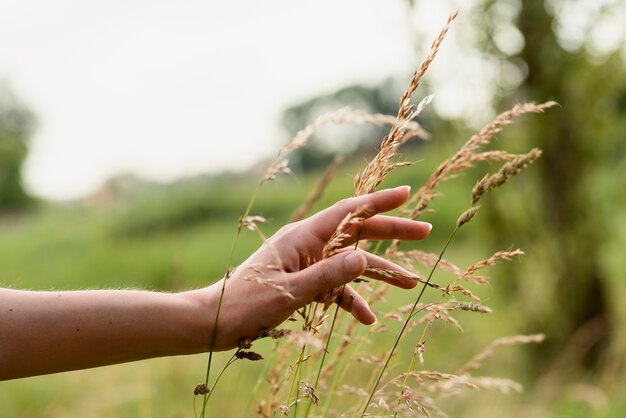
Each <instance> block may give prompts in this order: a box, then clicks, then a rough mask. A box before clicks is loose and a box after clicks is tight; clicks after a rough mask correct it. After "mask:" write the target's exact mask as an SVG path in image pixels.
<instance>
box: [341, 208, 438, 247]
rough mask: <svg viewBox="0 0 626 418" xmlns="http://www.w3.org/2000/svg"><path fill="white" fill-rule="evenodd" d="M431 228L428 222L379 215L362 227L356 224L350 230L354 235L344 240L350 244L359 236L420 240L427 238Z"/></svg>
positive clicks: (361, 237) (363, 237)
mask: <svg viewBox="0 0 626 418" xmlns="http://www.w3.org/2000/svg"><path fill="white" fill-rule="evenodd" d="M359 229H360V233H359ZM431 229H432V225H431V224H429V223H428V222H418V221H413V220H411V219H404V218H397V217H394V216H384V215H377V216H374V217H372V218H370V219H367V220H366V221H365V222H364V223H363V226H362V227H361V225H355V226H354V228H353V230H351V231H349V232H350V233H351V235H352V236H351V237H350V238H349V239H346V240H345V241H344V242H345V244H346V245H350V244H352V243H354V242H355V241H356V238H357V236H358V237H359V239H379V240H384V239H399V240H419V239H424V238H426V237H427V236H428V234H429V233H430V230H431Z"/></svg>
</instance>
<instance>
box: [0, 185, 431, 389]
mask: <svg viewBox="0 0 626 418" xmlns="http://www.w3.org/2000/svg"><path fill="white" fill-rule="evenodd" d="M408 195H409V188H408V187H406V186H403V187H399V188H395V189H388V190H383V191H379V192H376V193H372V194H369V195H365V196H360V197H356V198H351V199H346V200H342V201H340V202H338V203H336V204H335V205H333V206H331V207H329V208H328V209H325V210H323V211H321V212H319V213H317V214H315V215H313V216H311V217H310V218H308V219H305V220H302V221H299V222H296V223H293V224H289V225H286V226H285V227H283V228H281V229H280V230H279V231H278V232H277V233H276V234H274V235H273V236H272V237H271V238H269V239H268V240H267V241H266V242H265V243H264V244H263V245H262V246H261V247H260V248H259V249H258V250H257V251H256V252H255V253H254V254H253V255H251V256H250V257H249V258H248V259H247V260H246V261H245V262H244V263H243V264H242V265H241V266H239V267H238V268H237V269H236V270H235V271H234V272H233V273H232V275H231V276H230V278H229V279H228V281H227V282H226V283H227V284H226V290H225V296H224V298H223V301H222V307H221V311H220V317H219V323H218V328H217V330H218V332H217V337H216V341H215V342H214V343H215V344H214V345H215V350H228V349H232V348H234V347H236V346H237V344H238V342H239V341H240V340H241V339H242V338H250V337H255V336H256V335H258V333H259V331H261V330H264V329H270V328H274V327H276V326H278V325H280V324H281V323H282V322H283V321H285V320H286V319H287V318H288V317H289V316H290V315H291V314H292V313H293V312H294V311H295V310H296V309H298V308H300V307H302V306H305V305H306V304H307V303H309V302H311V301H313V300H314V299H315V298H316V296H318V295H320V294H322V293H323V292H326V291H328V290H330V289H333V288H336V287H339V286H342V285H344V284H348V283H350V282H351V281H352V280H354V279H355V278H357V277H359V276H361V275H363V272H364V270H365V268H366V266H370V267H378V268H381V267H382V268H387V269H392V270H397V271H402V272H405V273H408V272H407V271H406V270H404V269H403V268H402V267H400V266H398V265H396V264H394V263H391V262H389V261H387V260H384V259H382V258H380V257H378V256H375V255H373V254H370V253H368V252H365V251H362V250H354V249H353V247H354V245H352V246H350V245H351V244H354V242H355V241H356V239H357V236H359V237H360V239H385V240H386V239H400V240H418V239H423V238H425V237H426V236H427V235H428V233H429V232H430V229H431V226H430V224H428V223H425V222H417V221H411V220H407V219H401V218H397V217H390V216H384V215H379V213H382V212H387V211H389V210H392V209H394V208H397V207H398V206H400V205H401V204H402V203H404V202H405V201H406V199H407V198H408ZM363 207H365V208H366V209H367V210H366V218H367V219H366V220H365V221H364V222H363V224H362V225H354V226H352V227H351V229H349V230H348V232H349V234H350V238H349V239H347V240H346V241H345V242H344V243H345V245H346V247H345V248H344V249H342V250H340V251H339V252H338V253H337V254H335V255H334V256H332V257H330V258H327V259H323V260H321V261H317V262H312V261H311V260H317V259H319V258H320V254H321V253H322V249H323V247H324V245H325V244H326V242H327V241H328V240H329V238H330V237H331V235H332V233H333V232H334V231H335V230H336V228H337V226H338V225H339V223H340V222H341V220H342V219H343V218H344V217H345V216H346V215H347V214H348V213H349V212H352V211H354V210H356V209H357V208H363ZM359 229H360V235H359ZM278 262H280V264H281V267H282V269H283V271H280V270H276V269H271V268H263V266H269V265H276V264H277V263H278ZM259 267H260V268H261V271H262V277H263V278H264V279H266V280H268V279H269V280H272V281H273V282H274V283H275V284H277V285H280V286H282V287H283V288H284V289H285V291H286V292H287V293H288V294H286V293H285V292H279V291H277V290H275V289H273V288H272V287H270V286H267V285H262V284H259V283H255V282H252V281H250V280H246V279H247V278H249V277H250V276H251V275H255V274H256V275H257V276H258V273H255V270H258V269H259ZM252 268H254V269H255V270H253V269H252ZM368 276H369V277H370V278H372V279H377V280H385V281H388V282H389V283H391V284H393V285H396V286H399V287H401V288H405V289H410V288H413V287H414V286H415V285H416V282H415V281H413V280H398V279H394V280H392V279H387V278H382V277H376V275H368ZM222 284H223V281H222V280H220V281H218V282H217V283H214V284H213V285H211V286H208V287H206V288H203V289H197V290H192V291H187V292H181V293H160V292H149V291H135V290H91V291H90V290H88V291H70V292H40V291H23V290H12V289H0V380H5V379H14V378H20V377H26V376H34V375H41V374H48V373H56V372H61V371H68V370H77V369H85V368H90V367H97V366H104V365H108V364H116V363H123V362H129V361H136V360H142V359H147V358H153V357H161V356H170V355H181V354H193V353H200V352H206V351H208V350H209V347H210V346H211V339H212V336H213V329H214V326H215V323H214V321H215V313H216V310H217V305H218V301H219V298H220V293H221V290H222ZM340 303H341V307H342V308H343V309H345V310H347V311H349V312H350V313H351V314H352V315H353V316H354V317H355V318H356V319H357V320H358V321H360V322H361V323H363V324H366V325H370V324H373V323H375V322H376V317H375V315H374V313H373V312H372V310H371V309H370V307H369V306H368V305H367V302H366V301H365V300H364V299H363V298H362V297H361V296H360V295H359V294H358V293H357V292H356V291H355V290H354V289H353V288H352V287H350V286H349V285H347V286H346V288H345V291H344V294H343V298H342V301H341V302H340Z"/></svg>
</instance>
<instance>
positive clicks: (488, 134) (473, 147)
mask: <svg viewBox="0 0 626 418" xmlns="http://www.w3.org/2000/svg"><path fill="white" fill-rule="evenodd" d="M555 105H556V102H552V101H550V102H546V103H542V104H539V105H537V104H535V103H532V102H529V103H522V104H518V105H515V106H514V107H513V108H512V109H510V110H507V111H506V112H503V113H501V114H499V115H498V116H497V117H496V118H495V119H494V120H493V121H492V122H490V123H489V124H487V125H486V126H485V127H483V128H482V129H481V130H480V131H479V132H478V133H476V134H474V135H473V136H472V137H471V138H470V139H469V140H468V141H467V142H466V143H465V144H464V145H463V146H462V147H461V148H460V149H459V150H458V151H457V152H456V153H455V154H454V155H453V156H452V157H451V158H450V159H448V160H446V161H444V162H443V163H441V164H440V165H439V167H438V168H437V169H436V170H435V172H434V173H433V174H432V175H431V176H430V178H429V179H428V181H427V182H426V184H425V185H424V186H422V187H421V188H420V189H419V190H418V191H417V192H416V193H415V194H414V195H413V196H411V198H410V199H409V202H408V204H407V206H406V208H405V209H404V210H402V211H401V212H400V213H401V214H403V215H407V217H408V218H410V219H417V218H418V217H419V216H420V215H421V214H422V213H423V212H424V210H425V209H426V208H427V207H428V205H429V203H430V202H431V201H432V200H433V199H434V198H435V197H436V196H437V192H436V190H435V189H436V188H437V186H438V185H439V183H441V182H442V181H445V180H447V179H449V178H451V177H452V176H453V175H454V174H456V173H458V172H460V171H462V170H464V169H467V168H470V167H471V166H472V164H471V163H472V162H473V161H478V160H479V159H481V160H482V159H483V158H484V157H486V156H489V155H492V156H496V157H497V158H496V159H500V158H501V156H502V154H484V153H478V150H479V149H480V148H481V147H483V146H485V145H487V144H489V143H490V142H491V139H492V138H493V137H494V136H495V135H496V134H497V133H498V132H500V131H501V130H502V129H503V128H504V127H505V126H506V125H509V124H511V123H512V121H513V119H514V118H516V117H518V116H520V115H523V114H525V113H542V112H544V111H545V110H546V109H548V108H550V107H552V106H555ZM479 155H480V157H477V156H479ZM410 207H413V209H412V210H411V211H410V212H409V209H408V208H410Z"/></svg>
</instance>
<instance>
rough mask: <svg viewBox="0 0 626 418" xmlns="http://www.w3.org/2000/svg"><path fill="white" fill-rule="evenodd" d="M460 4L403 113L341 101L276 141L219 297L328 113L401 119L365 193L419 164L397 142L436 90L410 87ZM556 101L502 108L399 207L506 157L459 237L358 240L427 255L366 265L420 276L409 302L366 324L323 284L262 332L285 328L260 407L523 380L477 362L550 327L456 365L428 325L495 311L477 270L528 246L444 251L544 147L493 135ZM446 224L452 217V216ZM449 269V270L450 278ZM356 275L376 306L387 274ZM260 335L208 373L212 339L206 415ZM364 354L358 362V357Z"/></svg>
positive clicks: (432, 396) (395, 412) (377, 411)
mask: <svg viewBox="0 0 626 418" xmlns="http://www.w3.org/2000/svg"><path fill="white" fill-rule="evenodd" d="M456 16H457V15H456V13H455V14H453V15H452V16H450V17H449V19H448V21H447V22H446V24H445V26H444V28H443V29H442V30H441V32H440V33H439V35H438V36H437V37H436V39H435V40H434V42H433V44H432V46H431V49H430V52H429V53H428V55H427V57H426V58H425V60H424V61H423V63H422V64H421V66H420V67H419V69H418V70H417V71H416V72H415V73H414V75H413V77H412V78H411V80H410V83H409V86H408V88H407V89H406V91H405V93H404V94H403V95H402V97H401V99H400V103H399V111H398V114H397V115H396V116H395V117H390V116H386V115H368V114H366V113H364V112H362V111H353V110H350V109H341V110H339V111H338V112H336V113H333V114H328V115H324V116H322V117H320V118H319V119H317V120H316V121H314V122H313V123H312V124H311V125H309V126H307V127H306V128H304V129H303V130H301V131H300V132H298V134H297V135H296V136H295V137H294V139H293V140H292V141H290V142H289V143H288V144H287V145H286V146H285V147H284V148H283V149H282V150H281V151H280V152H279V153H278V155H277V157H276V158H275V159H274V161H273V162H272V163H271V164H270V166H269V168H268V169H267V171H266V173H265V175H264V176H263V177H262V178H261V180H260V181H259V183H258V185H257V187H256V189H255V192H254V194H253V196H252V198H251V200H250V202H249V204H248V206H247V208H246V210H245V211H244V213H243V216H242V217H241V220H240V222H239V224H238V225H237V230H236V238H235V240H234V243H233V246H232V250H231V256H230V257H229V260H228V262H227V266H226V273H225V276H224V277H225V279H226V280H224V281H223V287H222V293H221V297H220V302H219V303H220V305H221V302H222V300H223V298H227V297H228V277H229V274H230V271H232V270H231V269H232V267H233V266H232V265H231V264H232V261H233V257H232V254H233V253H234V250H235V247H236V245H237V241H238V239H239V236H240V234H241V233H242V230H243V229H245V228H247V229H251V230H253V231H256V232H257V233H258V234H259V237H260V238H261V240H263V239H264V238H265V237H264V235H263V233H262V232H261V229H260V226H259V223H262V222H263V221H264V219H263V218H261V217H258V216H253V215H252V213H253V208H254V201H255V198H256V196H257V194H258V193H259V191H260V189H261V187H262V185H263V184H264V183H265V182H268V181H272V180H274V179H275V178H276V177H277V176H278V175H280V174H285V173H289V168H288V162H287V156H288V154H289V153H290V152H291V151H292V150H294V149H296V148H299V147H301V146H304V145H305V143H306V141H307V139H308V138H309V137H310V136H311V134H312V133H313V132H314V131H315V130H316V129H319V128H320V127H322V126H325V125H328V124H334V123H348V122H352V123H375V124H381V123H389V124H391V130H390V132H389V134H388V135H387V136H386V137H385V138H383V140H382V142H381V144H380V148H379V151H378V153H377V154H376V156H375V157H374V158H373V159H372V160H371V161H370V162H369V163H368V164H367V165H366V167H365V168H364V169H363V171H362V172H361V173H359V174H357V175H356V177H355V180H354V188H355V192H354V195H355V196H359V195H364V194H368V193H372V192H374V191H375V190H376V189H377V188H378V187H379V186H380V185H381V183H382V182H383V181H384V180H385V178H386V177H387V176H388V174H389V173H391V172H392V171H393V170H395V169H396V168H399V167H405V166H409V165H411V164H410V163H407V162H404V161H402V160H401V157H400V155H399V153H398V151H399V149H400V147H401V146H402V145H403V144H404V143H406V142H407V141H408V140H409V139H411V138H413V137H422V138H426V137H427V136H428V134H427V133H426V132H425V131H424V130H423V129H422V128H421V127H420V126H419V124H417V123H416V122H415V118H416V117H417V116H418V115H419V114H420V112H421V111H422V110H423V109H424V108H425V107H426V106H427V105H428V104H429V102H430V100H431V96H426V97H425V98H424V99H422V100H421V101H420V102H418V104H417V105H415V104H413V102H412V96H413V94H414V93H415V92H416V90H417V89H418V87H419V85H420V81H421V79H422V77H423V75H424V74H425V73H426V71H427V70H428V68H429V66H430V64H431V63H432V61H433V60H434V59H435V57H436V55H437V53H438V51H439V49H440V47H441V46H442V43H443V41H444V39H445V36H446V34H447V32H448V30H449V28H450V25H451V23H452V22H453V20H454V19H455V18H456ZM554 105H555V103H554V102H547V103H543V104H539V105H537V104H534V103H522V104H518V105H516V106H514V107H513V108H512V109H510V110H507V111H505V112H503V113H501V114H500V115H498V116H497V117H496V119H495V120H494V121H492V122H490V123H488V124H487V125H486V126H485V127H484V128H483V129H481V130H480V131H479V132H477V133H476V134H474V135H473V136H471V137H470V139H469V140H468V141H467V142H465V143H464V144H463V145H462V146H461V147H460V148H459V150H458V151H457V152H456V153H454V154H453V155H452V156H451V157H450V158H448V159H446V160H445V161H444V162H443V163H441V164H440V165H439V166H438V167H437V169H436V170H435V171H434V172H433V173H432V174H431V176H430V177H429V178H427V179H426V180H425V182H424V184H423V186H421V187H419V188H418V189H417V190H416V191H415V193H414V194H412V195H411V197H410V198H409V200H408V202H407V203H406V204H405V205H404V206H403V207H402V208H401V209H400V210H398V211H397V213H396V215H397V216H403V217H406V218H409V219H418V218H419V217H420V216H421V215H422V214H424V213H425V212H426V211H429V210H432V209H431V208H430V204H431V202H432V201H433V200H434V199H436V198H438V197H439V191H438V189H439V186H440V184H441V183H443V182H444V181H447V180H450V179H452V178H454V177H456V176H457V175H458V174H459V173H461V172H463V171H465V170H467V169H469V168H471V167H473V166H475V165H476V163H480V162H485V161H489V162H492V163H494V162H495V163H502V165H501V168H500V169H499V170H498V171H497V172H495V173H494V174H486V175H485V176H484V177H483V178H482V179H481V180H479V181H478V182H477V183H476V185H475V187H474V188H473V190H471V191H469V192H468V202H469V208H468V209H467V210H466V211H465V212H463V213H461V214H460V215H459V217H458V219H457V221H456V223H455V224H454V225H451V226H450V234H449V237H448V239H447V241H446V243H445V245H444V246H443V247H442V248H441V250H440V251H439V252H438V253H436V254H433V253H427V252H424V251H420V250H415V249H407V250H403V249H401V246H400V243H399V242H398V241H397V240H394V241H392V242H390V243H381V242H365V241H363V240H360V241H358V242H357V245H358V246H360V247H364V248H368V249H369V251H371V252H375V253H381V254H383V255H384V256H385V257H386V258H388V259H390V260H392V261H395V262H397V263H399V264H400V265H402V266H403V267H405V268H406V269H407V270H409V271H415V270H416V269H417V268H419V267H420V266H426V267H427V268H428V275H427V278H426V279H421V278H420V277H419V276H418V275H417V274H411V275H406V274H402V273H398V272H396V271H391V270H385V269H372V268H370V267H368V270H369V272H370V273H376V275H377V276H379V277H380V276H382V277H385V276H386V277H390V278H402V279H407V278H410V279H413V280H417V281H418V282H419V283H420V286H419V287H418V291H417V294H416V295H415V297H414V299H413V300H412V301H411V303H409V304H407V305H403V306H392V307H385V308H384V309H386V313H385V315H384V317H383V321H382V322H381V323H379V324H376V325H374V326H372V327H370V328H368V329H364V328H363V327H360V326H358V325H357V324H356V321H355V320H354V319H352V318H350V317H349V316H347V315H342V314H341V312H340V310H339V309H338V308H337V307H336V308H335V309H332V307H333V306H337V305H338V304H337V302H338V301H339V300H340V299H341V297H342V295H343V291H344V289H343V288H338V289H333V290H332V291H330V292H328V293H327V294H324V295H320V297H318V298H317V299H316V301H315V302H312V303H310V304H308V305H307V306H305V307H303V308H301V309H299V310H297V311H296V312H295V313H294V315H293V317H292V318H290V319H291V321H290V322H289V324H288V325H287V326H286V328H284V329H280V330H267V331H265V332H264V333H263V334H262V335H260V336H259V338H262V337H271V338H274V339H275V340H276V343H275V346H274V350H273V353H271V354H270V355H269V356H268V357H269V359H268V360H266V361H267V362H268V363H267V372H266V374H265V377H263V378H262V380H260V381H259V382H258V384H257V385H256V387H257V389H256V390H255V393H253V396H254V398H256V399H259V403H258V405H257V407H256V413H257V414H258V415H259V416H261V417H273V416H276V415H285V416H293V417H309V416H323V417H327V416H394V417H396V416H414V415H418V416H432V415H439V416H446V414H445V412H444V411H443V410H442V408H441V406H440V402H439V400H441V399H443V398H447V397H450V396H454V395H458V394H459V393H461V392H462V391H463V390H464V389H469V388H471V389H481V388H484V389H499V390H501V391H503V392H508V391H517V390H520V385H519V384H518V383H516V382H514V381H512V380H509V379H506V378H494V377H484V376H475V375H473V372H474V371H475V370H476V369H477V368H478V367H479V366H480V365H481V364H482V363H483V362H484V361H485V360H486V359H487V358H488V357H490V356H491V355H493V354H494V352H495V350H496V349H498V348H500V347H503V346H508V345H515V344H526V343H538V342H540V341H542V339H543V336H542V335H540V334H535V335H528V336H511V337H502V338H500V339H498V340H496V341H494V342H493V343H491V344H489V345H487V348H486V349H485V350H484V351H482V352H479V353H478V354H476V355H474V356H473V357H472V356H468V357H467V361H466V363H464V364H462V365H461V366H460V367H456V368H454V369H451V370H448V371H435V370H429V369H428V368H427V367H426V365H427V362H426V358H427V355H428V350H431V349H432V348H431V347H433V345H435V344H437V341H434V342H433V341H432V340H431V338H429V333H430V332H431V330H432V329H434V328H435V327H438V326H439V324H440V323H447V324H450V325H452V326H454V327H456V328H458V329H461V330H462V325H461V323H460V322H459V320H458V319H457V318H456V317H455V316H456V314H457V312H461V311H462V312H469V313H474V314H488V313H490V312H491V309H490V308H489V307H488V306H485V305H484V304H482V303H481V299H480V298H479V297H478V296H477V295H476V294H475V291H474V287H476V286H480V285H487V284H488V283H489V280H488V278H487V277H485V276H482V275H479V274H478V272H479V271H481V270H482V269H484V268H487V267H489V266H491V265H493V264H495V263H497V262H501V261H508V260H511V259H513V258H516V257H518V256H521V255H522V254H523V252H522V251H521V250H513V251H511V250H507V251H499V252H497V253H495V254H493V255H492V256H489V257H487V258H485V259H483V260H480V261H478V262H476V263H472V264H470V265H469V266H468V267H467V268H461V267H458V266H457V265H455V264H454V263H452V262H451V261H449V260H447V259H446V258H445V257H444V256H445V254H446V252H447V250H448V248H449V247H450V246H452V245H454V241H455V236H457V235H458V234H459V233H461V231H462V229H464V226H465V225H467V224H468V223H470V222H471V221H472V219H473V218H474V217H475V216H477V214H478V212H479V206H478V203H479V202H480V200H481V198H482V197H483V196H484V195H485V194H486V193H489V192H491V191H493V190H494V189H496V188H497V187H500V186H502V185H504V184H505V183H506V182H507V181H509V180H510V179H511V178H512V177H513V176H514V175H517V174H519V173H520V172H521V171H522V170H523V169H525V168H527V167H528V166H529V165H530V164H532V162H534V161H535V160H536V159H537V158H539V157H540V155H541V152H540V151H539V150H537V149H533V150H530V151H529V152H528V153H525V154H512V153H509V152H507V151H504V150H493V149H488V150H487V149H486V148H487V146H489V145H490V144H491V142H492V139H493V138H494V136H495V135H496V134H497V133H498V132H499V131H500V130H502V129H503V128H504V127H505V126H506V125H509V124H510V123H512V122H513V120H514V119H515V118H516V117H518V116H521V115H523V114H525V113H540V112H543V111H544V110H545V109H547V108H549V107H551V106H554ZM334 164H335V165H334V166H333V167H331V168H330V169H329V171H328V172H327V174H326V175H325V176H324V178H323V179H322V181H321V182H320V184H319V186H318V188H317V189H316V190H315V191H314V192H313V193H312V194H311V196H310V197H309V198H308V199H307V200H306V202H305V203H304V204H303V206H302V207H301V208H300V209H299V210H298V211H297V213H296V214H294V219H301V218H302V217H303V216H305V214H306V213H307V212H308V211H309V210H310V209H311V208H312V207H313V205H314V203H315V201H316V199H317V198H319V196H320V195H321V194H322V192H323V189H324V187H325V186H326V185H327V184H328V183H329V182H330V180H331V178H332V173H334V172H335V171H336V164H337V163H334ZM363 219H364V218H363V214H362V213H360V212H359V210H357V211H355V212H353V213H350V214H348V215H347V216H346V218H345V219H344V220H343V221H342V222H341V223H340V225H339V226H338V228H337V230H336V232H335V233H334V234H333V235H332V237H331V238H330V240H329V241H328V243H327V244H326V246H325V247H324V250H323V255H322V257H323V258H325V257H330V256H332V255H333V254H334V252H336V250H337V249H339V248H341V247H343V246H344V240H345V239H346V237H347V235H346V230H347V228H348V227H352V226H353V225H357V226H358V225H360V224H361V223H362V222H363ZM437 227H438V228H445V226H443V225H438V226H437ZM383 249H384V251H383ZM278 256H280V255H278ZM373 270H376V271H373ZM444 273H445V274H444ZM442 276H443V277H442ZM447 276H451V278H450V279H448V280H446V279H445V277H447ZM259 280H261V279H259ZM355 282H357V283H358V286H359V288H360V290H361V291H362V292H363V293H365V294H366V295H367V299H368V302H369V304H370V306H372V307H378V306H379V305H380V306H382V305H384V304H385V295H386V293H387V291H388V285H387V284H384V283H370V282H368V281H367V280H364V279H357V280H356V281H355ZM278 290H280V289H278ZM425 299H428V301H426V300H425ZM219 312H220V309H219V306H218V310H217V314H216V318H215V323H217V322H218V321H217V320H218V319H219V314H220V313H219ZM394 324H397V325H394ZM394 328H395V329H394ZM219 332H220V330H219V329H218V328H217V327H215V329H214V334H213V341H214V340H215V337H216V335H217V333H219ZM373 341H375V343H373ZM253 342H254V341H244V342H242V345H241V346H240V348H239V350H237V351H236V352H235V354H234V355H233V357H232V358H231V360H230V361H228V362H227V364H226V366H225V367H224V369H222V370H221V371H220V372H219V373H218V374H217V377H215V378H214V380H213V382H212V383H211V384H210V378H211V366H212V356H213V347H211V352H210V354H209V357H208V362H207V363H208V364H207V372H206V376H205V381H204V383H203V384H201V385H199V386H198V387H197V388H196V394H202V395H203V397H204V398H203V403H202V411H201V412H200V416H201V417H204V416H205V414H206V410H207V409H206V408H207V404H208V402H209V396H210V395H211V393H212V391H211V390H209V388H210V387H211V388H215V385H216V383H217V381H218V380H219V379H220V377H221V376H223V372H224V370H225V369H226V368H227V367H228V366H229V365H230V364H232V363H233V362H234V361H237V360H240V359H248V360H258V359H259V356H258V355H253V354H242V353H252V352H250V351H246V350H249V348H250V347H251V346H252V344H253ZM381 344H382V345H383V346H384V345H386V346H387V347H388V348H387V349H386V350H384V351H383V352H380V351H379V350H378V349H377V348H376V347H380V346H381ZM401 347H404V348H407V347H411V349H410V350H409V351H408V352H407V353H406V355H398V353H399V352H401V350H400V348H401ZM455 360H456V359H455ZM357 364H358V367H355V365H357ZM249 412H251V411H250V410H249Z"/></svg>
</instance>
